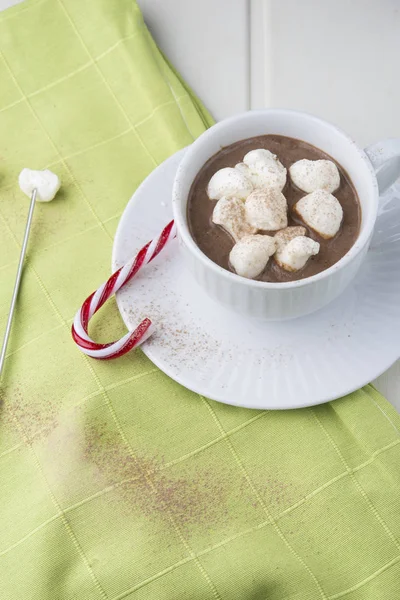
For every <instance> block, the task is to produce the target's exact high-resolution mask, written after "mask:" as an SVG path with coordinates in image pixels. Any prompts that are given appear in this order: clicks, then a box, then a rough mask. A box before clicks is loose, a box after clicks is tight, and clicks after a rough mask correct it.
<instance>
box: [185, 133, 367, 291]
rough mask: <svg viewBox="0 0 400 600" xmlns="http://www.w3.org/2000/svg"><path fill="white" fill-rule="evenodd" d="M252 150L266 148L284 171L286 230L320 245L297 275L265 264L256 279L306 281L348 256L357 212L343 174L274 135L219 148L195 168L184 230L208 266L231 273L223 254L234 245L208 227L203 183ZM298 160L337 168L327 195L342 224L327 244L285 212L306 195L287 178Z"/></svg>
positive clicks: (307, 148) (209, 206)
mask: <svg viewBox="0 0 400 600" xmlns="http://www.w3.org/2000/svg"><path fill="white" fill-rule="evenodd" d="M256 148H266V149H267V150H270V151H271V152H273V153H274V154H276V155H277V156H278V158H279V160H280V161H281V163H282V164H283V165H284V166H285V167H286V169H287V170H288V174H287V182H286V185H285V187H284V188H283V190H282V193H283V194H284V196H285V198H286V199H287V203H288V225H289V226H290V225H303V226H304V227H306V229H307V236H309V237H310V238H312V239H313V240H315V241H317V242H319V244H320V245H321V247H320V251H319V254H317V255H316V256H313V257H312V258H310V260H309V261H308V262H307V264H306V265H305V266H304V267H303V269H301V270H300V271H296V272H287V271H285V270H284V269H282V268H281V267H279V266H278V265H277V264H276V263H275V261H274V260H273V259H270V260H269V262H268V264H267V266H266V268H265V270H264V271H263V272H262V273H261V275H259V276H258V277H257V279H258V280H260V281H271V282H283V281H294V280H297V279H304V278H305V277H311V276H312V275H315V274H316V273H320V272H321V271H324V270H325V269H327V268H328V267H330V266H332V265H334V264H335V263H336V262H337V261H338V260H340V259H341V258H342V257H343V256H344V255H345V254H346V253H347V252H348V251H349V249H350V248H351V246H352V245H353V244H354V242H355V241H356V239H357V237H358V233H359V230H360V224H361V208H360V203H359V200H358V196H357V192H356V190H355V188H354V186H353V184H352V183H351V181H350V178H349V176H348V175H347V173H346V172H345V170H344V169H343V168H342V167H341V166H340V165H339V164H338V163H337V162H336V161H334V160H333V159H332V158H331V157H330V156H329V155H327V154H325V152H322V151H321V150H319V149H317V148H315V147H314V146H311V144H307V143H306V142H303V141H301V140H296V139H294V138H289V137H284V136H280V135H262V136H259V137H254V138H249V139H246V140H241V141H240V142H236V143H235V144H232V145H231V146H227V147H226V148H222V149H221V151H220V152H218V153H217V154H215V155H214V156H212V157H211V158H210V159H209V160H208V161H207V162H206V164H205V165H204V166H203V167H202V168H201V170H200V172H199V173H198V174H197V176H196V178H195V180H194V182H193V184H192V187H191V189H190V192H189V199H188V223H189V229H190V232H191V234H192V237H193V239H194V240H195V242H196V244H197V245H198V246H199V248H200V249H201V250H202V251H203V252H204V254H205V255H206V256H208V258H210V259H211V260H212V261H214V262H215V263H217V264H218V265H220V266H221V267H223V268H224V269H227V270H229V271H233V269H232V268H231V266H230V264H229V253H230V251H231V250H232V248H233V246H234V240H233V239H232V238H231V236H230V235H229V234H228V233H227V232H226V231H224V229H222V227H220V226H219V225H215V224H214V223H213V222H212V213H213V210H214V207H215V205H216V201H213V200H210V199H209V198H208V196H207V193H206V190H207V185H208V182H209V181H210V179H211V177H212V176H213V175H214V173H215V172H216V171H218V170H219V169H222V168H223V167H234V166H235V165H236V164H237V163H239V162H242V160H243V157H244V155H245V154H246V153H247V152H249V151H250V150H255V149H256ZM303 158H306V159H309V160H319V159H327V160H331V161H333V162H334V163H335V164H336V166H337V167H338V169H339V173H340V186H339V188H338V189H337V190H336V191H335V192H333V195H334V196H335V197H336V198H337V199H338V200H339V202H340V204H341V205H342V208H343V221H342V225H341V228H340V230H339V232H338V233H337V235H336V236H335V237H334V238H332V239H330V240H324V239H323V238H321V237H320V236H319V235H318V234H317V233H316V232H314V231H313V230H312V229H310V228H309V227H307V225H306V224H305V223H303V222H302V221H301V220H300V219H299V218H298V217H295V215H294V214H293V211H292V210H291V208H292V207H293V205H294V204H295V203H296V202H297V201H298V200H300V198H302V197H303V196H305V195H306V192H303V191H301V190H299V189H298V188H296V187H295V186H294V185H293V183H292V182H291V180H290V176H289V167H290V166H291V165H292V164H293V163H294V162H296V161H298V160H301V159H303ZM265 233H268V232H265ZM274 233H276V232H271V233H270V235H274Z"/></svg>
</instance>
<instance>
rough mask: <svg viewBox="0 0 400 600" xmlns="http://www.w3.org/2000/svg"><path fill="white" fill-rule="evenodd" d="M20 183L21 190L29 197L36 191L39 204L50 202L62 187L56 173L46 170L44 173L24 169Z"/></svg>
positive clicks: (19, 178) (19, 179) (20, 176)
mask: <svg viewBox="0 0 400 600" xmlns="http://www.w3.org/2000/svg"><path fill="white" fill-rule="evenodd" d="M18 183H19V187H20V188H21V190H22V191H23V192H24V194H26V195H27V196H29V197H30V196H31V195H32V192H33V190H34V189H36V191H37V192H36V199H37V200H38V201H39V202H50V200H53V198H54V196H55V195H56V194H57V192H58V190H59V189H60V186H61V181H60V179H59V178H58V177H57V175H56V174H55V173H52V171H49V170H48V169H45V170H44V171H34V170H32V169H22V171H21V173H20V174H19V177H18Z"/></svg>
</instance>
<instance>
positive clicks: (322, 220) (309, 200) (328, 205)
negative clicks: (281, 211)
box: [293, 190, 343, 240]
mask: <svg viewBox="0 0 400 600" xmlns="http://www.w3.org/2000/svg"><path fill="white" fill-rule="evenodd" d="M293 210H294V212H295V213H297V214H298V215H299V216H300V217H301V219H302V220H303V221H304V223H305V224H306V225H308V226H309V227H311V229H314V231H316V232H317V233H318V234H319V235H320V236H321V237H323V238H324V239H326V240H329V239H330V238H333V237H335V235H336V234H337V232H338V231H339V229H340V225H341V223H342V220H343V209H342V206H341V204H340V202H339V200H338V199H337V198H335V196H332V194H330V193H329V192H327V191H326V190H316V191H315V192H312V193H311V194H307V196H303V198H300V200H299V201H298V202H297V203H296V204H295V205H294V208H293Z"/></svg>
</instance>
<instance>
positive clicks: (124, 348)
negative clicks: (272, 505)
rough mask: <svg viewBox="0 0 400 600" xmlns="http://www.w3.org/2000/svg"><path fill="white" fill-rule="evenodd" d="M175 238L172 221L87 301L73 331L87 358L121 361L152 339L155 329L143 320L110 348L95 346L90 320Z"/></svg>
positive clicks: (111, 344) (76, 319) (73, 335)
mask: <svg viewBox="0 0 400 600" xmlns="http://www.w3.org/2000/svg"><path fill="white" fill-rule="evenodd" d="M175 236H176V229H175V224H174V221H171V222H170V223H168V225H167V226H166V227H164V229H163V230H162V232H161V234H160V235H159V236H158V238H156V239H154V240H151V241H150V242H148V243H147V244H146V245H145V246H143V248H142V249H141V250H139V252H138V253H137V255H136V256H135V257H134V258H132V259H131V260H130V261H129V262H127V263H126V264H125V265H124V266H123V267H121V268H120V269H118V271H115V273H113V274H112V275H111V277H110V278H109V279H108V280H107V281H106V282H105V283H103V285H101V286H100V287H99V288H98V289H97V290H96V291H95V292H93V294H91V295H90V296H89V297H88V298H86V300H85V302H84V303H83V304H82V307H81V308H80V310H78V312H77V313H76V315H75V319H74V322H73V325H72V330H71V331H72V337H73V339H74V341H75V343H76V344H77V346H78V348H79V349H80V350H81V351H82V352H83V353H84V354H87V355H88V356H91V357H93V358H98V359H100V360H108V359H110V358H117V357H118V356H122V355H123V354H126V353H127V352H129V351H130V350H132V349H133V348H136V347H137V346H139V345H140V344H142V343H143V342H144V341H145V340H147V339H148V338H149V337H150V336H151V334H152V333H153V330H154V329H153V324H152V322H151V321H150V319H148V318H145V319H143V321H142V322H141V323H140V324H139V325H138V326H137V327H136V329H134V331H129V332H128V333H127V334H125V335H124V336H123V337H122V338H121V339H120V340H116V341H115V342H110V343H109V344H97V343H96V342H94V341H93V340H92V339H91V338H90V337H89V335H88V326H89V321H90V319H91V318H92V317H93V315H94V314H95V313H96V312H97V311H98V310H99V309H100V308H101V307H102V306H103V304H104V303H105V302H106V301H107V300H108V299H109V298H110V297H111V296H113V295H114V294H115V293H116V292H117V291H118V290H120V289H121V288H122V287H123V286H124V285H125V284H126V283H128V281H130V280H131V279H132V278H133V277H134V276H135V275H136V274H137V273H138V272H139V271H140V270H141V269H142V268H143V267H144V266H145V265H147V264H148V263H149V262H151V261H152V260H153V259H154V258H155V257H156V256H157V255H158V254H159V253H160V252H161V250H163V249H164V248H165V246H166V245H167V244H168V243H169V242H170V241H171V240H172V239H173V238H174V237H175Z"/></svg>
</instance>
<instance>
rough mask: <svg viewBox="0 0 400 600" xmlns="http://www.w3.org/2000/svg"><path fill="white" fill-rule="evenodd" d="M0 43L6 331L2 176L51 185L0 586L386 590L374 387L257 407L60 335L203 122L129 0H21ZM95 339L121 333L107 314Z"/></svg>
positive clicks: (12, 437) (254, 594)
mask: <svg viewBox="0 0 400 600" xmlns="http://www.w3.org/2000/svg"><path fill="white" fill-rule="evenodd" d="M210 18H211V17H210ZM205 43H206V36H205ZM0 50H1V54H0V241H1V253H0V331H2V330H3V328H4V325H5V321H6V315H7V311H8V305H9V300H10V295H11V290H12V286H13V281H14V275H15V270H16V265H17V259H18V255H19V250H20V243H21V239H22V235H23V229H24V223H25V218H26V214H27V208H28V202H27V199H26V198H25V197H24V196H23V195H22V194H21V193H20V192H19V190H18V187H17V175H18V173H19V171H20V170H21V169H22V168H23V167H26V166H28V167H31V168H38V169H42V168H47V167H49V168H51V169H52V170H54V171H55V172H57V174H58V175H59V176H60V178H61V180H62V182H63V187H62V191H61V192H60V194H59V196H58V197H57V199H56V201H54V202H53V203H51V204H49V205H46V206H43V205H38V206H37V210H36V214H35V220H34V225H33V230H32V235H31V241H30V249H29V258H28V261H27V265H26V269H25V273H24V278H23V283H22V289H21V294H20V299H19V302H18V312H17V318H16V322H15V325H14V328H13V332H12V339H11V344H10V346H9V352H8V359H7V362H6V377H5V379H4V381H3V383H2V385H1V391H0V393H1V408H0V599H1V600H22V599H23V600H28V599H29V600H122V599H123V598H131V599H135V600H147V599H149V600H180V599H182V600H188V599H191V600H197V599H198V600H207V599H210V600H212V599H217V600H239V599H240V600H243V599H248V600H257V599H259V600H266V599H268V600H284V599H285V600H289V599H290V600H334V599H338V598H346V600H380V599H382V600H396V599H398V598H399V597H400V467H399V464H400V432H399V428H400V419H399V417H398V415H397V414H396V413H395V411H394V410H393V409H392V407H391V406H390V405H389V404H388V403H387V402H386V401H385V400H384V399H383V398H382V397H381V396H380V395H379V394H378V393H377V392H376V391H375V390H374V389H373V388H372V387H370V386H368V387H366V388H364V389H363V390H360V391H358V392H356V393H354V394H352V395H351V396H349V397H347V398H344V399H342V400H339V401H336V402H334V403H331V404H327V405H324V406H321V407H318V408H315V409H303V410H299V411H293V412H254V411H249V410H244V409H240V408H232V407H228V406H224V405H220V404H217V403H214V402H211V401H209V400H207V399H206V398H202V397H199V396H197V395H196V394H194V393H191V392H189V391H188V390H185V389H184V388H182V387H181V386H179V385H178V384H176V383H174V382H173V381H171V380H170V379H169V378H168V377H166V376H165V375H164V374H163V373H161V372H160V371H159V370H158V369H156V368H155V367H154V366H153V365H152V364H151V363H150V362H149V360H147V359H146V358H145V356H144V355H143V354H142V353H141V352H140V351H138V352H135V353H133V354H131V355H129V356H126V357H124V358H122V359H119V360H118V361H116V362H110V363H107V362H105V363H104V362H96V361H93V360H90V359H88V358H87V357H85V356H83V355H82V354H80V353H79V352H78V351H77V349H76V348H75V346H74V345H73V343H72V341H71V337H70V326H71V323H72V318H73V315H74V313H75V311H76V309H77V308H78V307H79V306H80V304H81V302H82V300H83V299H84V298H85V297H86V295H87V293H89V292H90V291H91V290H92V289H95V288H96V287H97V286H98V284H99V283H101V282H102V281H103V280H104V279H105V278H106V276H107V275H108V273H109V265H110V256H111V246H112V239H113V235H114V232H115V229H116V226H117V223H118V220H119V218H120V215H121V213H122V211H123V209H124V206H125V205H126V202H127V201H128V199H129V198H130V196H131V195H132V193H133V191H134V190H135V188H136V187H137V186H138V185H139V183H140V182H141V181H142V180H143V179H144V178H145V177H146V176H147V175H148V174H149V173H150V172H151V171H152V169H154V167H155V166H156V165H158V164H159V163H160V162H162V161H163V160H164V159H165V158H166V157H168V156H169V155H171V154H172V153H174V152H175V151H176V150H178V149H179V148H181V147H183V146H185V145H187V144H190V143H191V141H192V140H193V139H194V138H195V137H196V136H197V135H199V134H200V133H201V132H202V131H203V130H204V129H205V128H206V127H207V126H208V125H209V124H210V123H211V120H210V117H209V116H208V114H207V112H206V111H205V110H204V109H203V108H202V106H201V104H200V103H199V102H198V101H197V100H196V98H195V97H194V96H193V95H192V94H191V93H190V90H188V89H187V87H186V86H185V84H184V83H183V82H182V81H181V80H180V79H179V76H178V75H177V74H176V73H175V72H174V70H173V69H172V67H171V66H170V65H169V64H168V63H167V62H166V60H165V59H164V58H163V56H162V55H161V53H160V52H159V50H158V49H157V47H156V46H155V44H154V42H153V40H152V39H151V37H150V35H149V33H148V31H147V29H146V27H145V25H144V23H143V21H142V17H141V14H140V12H139V10H138V7H137V6H136V4H135V2H134V1H133V0H31V1H27V2H25V3H23V4H21V5H19V6H17V7H15V8H13V9H10V10H8V11H6V12H5V13H3V14H1V15H0ZM92 331H93V336H94V337H95V338H96V339H100V340H102V339H104V340H107V341H108V340H109V339H112V338H114V337H116V336H117V335H119V334H120V333H121V332H122V331H123V326H122V323H121V321H120V319H119V317H118V314H117V311H116V309H115V306H107V307H105V308H104V309H103V310H102V313H101V317H100V319H99V320H97V321H96V320H95V323H94V325H93V330H92Z"/></svg>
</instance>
